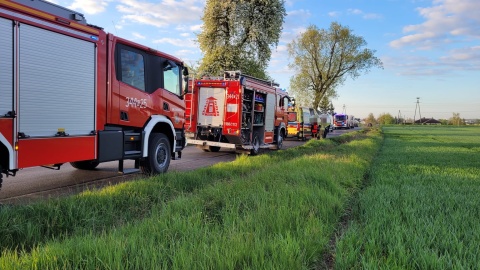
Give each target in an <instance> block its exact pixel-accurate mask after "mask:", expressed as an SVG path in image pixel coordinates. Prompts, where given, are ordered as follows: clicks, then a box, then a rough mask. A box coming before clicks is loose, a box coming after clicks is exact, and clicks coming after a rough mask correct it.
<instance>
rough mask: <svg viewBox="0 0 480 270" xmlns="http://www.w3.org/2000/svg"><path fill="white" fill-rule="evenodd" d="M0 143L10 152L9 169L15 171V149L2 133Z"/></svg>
mask: <svg viewBox="0 0 480 270" xmlns="http://www.w3.org/2000/svg"><path fill="white" fill-rule="evenodd" d="M0 143H1V144H3V145H4V146H5V147H6V148H7V150H8V169H9V170H13V169H14V164H13V161H14V157H13V153H14V151H13V148H12V146H11V145H10V143H9V142H8V141H7V139H6V138H5V137H4V136H3V134H1V133H0ZM0 173H1V172H0Z"/></svg>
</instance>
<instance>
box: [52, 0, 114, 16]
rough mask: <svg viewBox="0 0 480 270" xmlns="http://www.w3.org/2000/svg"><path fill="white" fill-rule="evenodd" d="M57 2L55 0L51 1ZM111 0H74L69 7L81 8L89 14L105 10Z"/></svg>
mask: <svg viewBox="0 0 480 270" xmlns="http://www.w3.org/2000/svg"><path fill="white" fill-rule="evenodd" d="M51 2H53V3H55V2H54V1H51ZM108 2H111V0H74V1H73V3H72V4H71V5H70V6H68V7H67V8H69V9H73V10H80V11H82V12H84V13H87V14H97V13H101V12H103V11H105V9H106V8H107V6H108Z"/></svg>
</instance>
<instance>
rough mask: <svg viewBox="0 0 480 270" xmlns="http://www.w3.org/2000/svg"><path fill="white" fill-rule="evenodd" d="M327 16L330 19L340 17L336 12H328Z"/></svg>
mask: <svg viewBox="0 0 480 270" xmlns="http://www.w3.org/2000/svg"><path fill="white" fill-rule="evenodd" d="M328 16H330V17H338V16H340V12H338V11H331V12H328Z"/></svg>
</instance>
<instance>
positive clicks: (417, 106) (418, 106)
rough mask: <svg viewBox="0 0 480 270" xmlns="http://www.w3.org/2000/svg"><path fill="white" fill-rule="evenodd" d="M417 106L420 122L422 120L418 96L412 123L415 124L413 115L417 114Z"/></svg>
mask: <svg viewBox="0 0 480 270" xmlns="http://www.w3.org/2000/svg"><path fill="white" fill-rule="evenodd" d="M417 108H418V115H420V122H419V123H421V122H422V113H421V112H420V97H417V105H416V106H415V115H414V116H413V124H414V125H415V117H416V116H417Z"/></svg>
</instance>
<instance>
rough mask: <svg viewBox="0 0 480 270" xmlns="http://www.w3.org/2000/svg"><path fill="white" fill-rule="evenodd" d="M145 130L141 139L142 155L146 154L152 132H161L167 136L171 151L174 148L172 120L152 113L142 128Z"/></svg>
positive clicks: (145, 155)
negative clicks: (142, 139)
mask: <svg viewBox="0 0 480 270" xmlns="http://www.w3.org/2000/svg"><path fill="white" fill-rule="evenodd" d="M143 131H144V132H145V137H144V141H143V150H142V156H143V157H147V156H148V144H149V139H150V135H151V134H152V133H163V134H165V135H166V136H167V138H168V140H169V141H170V147H171V148H172V149H170V150H171V151H173V149H175V147H176V145H175V143H176V142H175V128H174V127H173V124H172V121H170V119H168V118H167V117H166V116H164V115H154V116H152V117H151V118H150V121H148V123H147V125H146V126H145V128H144V129H143Z"/></svg>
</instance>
